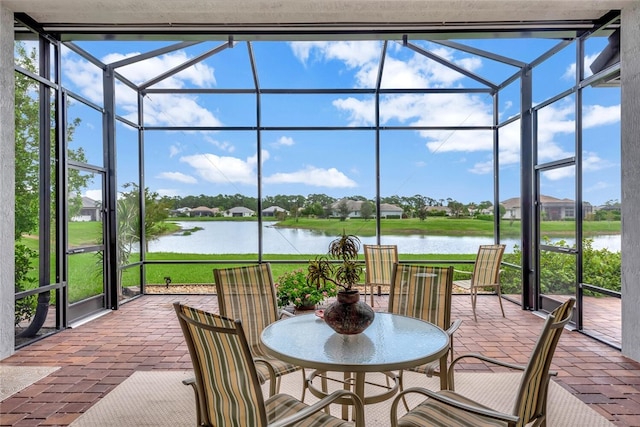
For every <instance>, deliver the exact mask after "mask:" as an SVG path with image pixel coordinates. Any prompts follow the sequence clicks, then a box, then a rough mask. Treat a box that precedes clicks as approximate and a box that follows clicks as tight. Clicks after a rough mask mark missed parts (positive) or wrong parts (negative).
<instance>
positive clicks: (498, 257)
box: [453, 245, 505, 322]
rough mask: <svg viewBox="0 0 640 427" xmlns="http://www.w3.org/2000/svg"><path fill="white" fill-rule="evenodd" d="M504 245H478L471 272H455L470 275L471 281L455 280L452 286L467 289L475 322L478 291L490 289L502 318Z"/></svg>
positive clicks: (476, 319)
mask: <svg viewBox="0 0 640 427" xmlns="http://www.w3.org/2000/svg"><path fill="white" fill-rule="evenodd" d="M504 248H505V245H480V247H479V248H478V255H477V256H476V261H475V263H474V264H473V271H472V272H471V273H469V272H468V271H459V270H456V273H465V274H471V279H467V280H456V281H454V282H453V284H454V285H456V286H459V287H461V288H465V289H469V292H470V293H471V308H472V310H473V319H474V320H475V321H476V322H477V321H478V318H477V317H476V300H477V299H478V289H486V288H492V289H493V290H494V292H495V293H496V294H497V295H498V302H499V303H500V311H502V317H505V315H504V308H503V307H502V292H501V290H500V273H501V272H502V270H500V264H501V263H502V255H503V254H504Z"/></svg>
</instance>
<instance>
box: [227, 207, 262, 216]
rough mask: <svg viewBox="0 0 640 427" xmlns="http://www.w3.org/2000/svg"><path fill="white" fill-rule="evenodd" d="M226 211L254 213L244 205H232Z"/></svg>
mask: <svg viewBox="0 0 640 427" xmlns="http://www.w3.org/2000/svg"><path fill="white" fill-rule="evenodd" d="M227 212H229V213H250V214H253V213H255V211H252V210H251V209H249V208H245V207H244V206H236V207H233V208H231V209H228V210H227Z"/></svg>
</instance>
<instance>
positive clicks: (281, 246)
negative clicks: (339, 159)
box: [149, 221, 621, 254]
mask: <svg viewBox="0 0 640 427" xmlns="http://www.w3.org/2000/svg"><path fill="white" fill-rule="evenodd" d="M177 224H178V225H180V226H181V227H182V228H183V229H191V228H194V227H201V228H203V230H199V231H196V232H193V233H191V234H190V235H188V236H185V235H183V234H175V235H169V236H163V237H161V238H160V239H158V240H154V241H152V242H149V251H150V252H176V253H195V254H223V253H233V254H249V253H257V252H258V223H257V222H253V221H252V222H237V221H228V222H226V221H185V222H177ZM273 224H274V223H271V222H264V223H263V227H262V238H263V243H264V248H263V253H269V254H324V253H326V252H327V247H328V246H329V242H331V241H332V240H333V239H334V238H335V236H333V235H325V234H323V233H319V232H316V231H311V230H300V229H291V228H278V227H273ZM360 240H361V241H362V243H363V244H375V243H376V238H375V237H362V238H361V239H360ZM563 240H566V241H567V243H568V244H573V241H572V240H571V239H563ZM620 242H621V240H620V235H611V236H598V237H596V238H595V239H594V243H593V247H594V248H595V249H604V248H606V249H609V250H610V251H615V252H617V251H620ZM381 243H382V244H396V245H398V251H399V252H400V253H408V254H424V253H430V254H474V253H476V252H477V251H478V245H481V244H491V243H493V240H492V239H491V238H490V237H449V236H422V235H402V236H383V237H382V242H381ZM502 243H504V244H506V245H507V248H506V252H507V253H511V252H513V247H514V245H518V246H520V240H516V239H506V240H503V241H502Z"/></svg>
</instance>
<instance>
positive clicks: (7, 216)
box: [0, 6, 15, 360]
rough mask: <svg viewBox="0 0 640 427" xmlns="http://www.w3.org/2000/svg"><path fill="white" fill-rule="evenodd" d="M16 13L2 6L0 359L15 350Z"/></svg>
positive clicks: (0, 69) (0, 15)
mask: <svg viewBox="0 0 640 427" xmlns="http://www.w3.org/2000/svg"><path fill="white" fill-rule="evenodd" d="M13 92H14V76H13V12H10V11H9V10H7V9H6V8H4V7H2V6H0V218H1V219H2V220H1V221H0V360H2V359H4V358H6V357H8V356H10V355H12V354H13V352H14V347H15V338H14V337H15V327H14V321H13V319H14V311H15V303H14V299H13V296H14V294H15V289H14V279H15V263H14V258H15V253H14V233H15V226H14V224H15V172H14V170H15V167H14V161H15V152H14V144H15V143H14V138H15V133H14V127H15V118H14V113H15V108H14V93H13Z"/></svg>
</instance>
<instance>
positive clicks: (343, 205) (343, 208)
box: [336, 199, 349, 221]
mask: <svg viewBox="0 0 640 427" xmlns="http://www.w3.org/2000/svg"><path fill="white" fill-rule="evenodd" d="M336 211H337V212H338V215H339V216H340V219H341V220H342V221H344V220H345V219H347V217H348V216H349V206H348V205H347V199H342V200H340V202H338V207H337V208H336Z"/></svg>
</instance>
